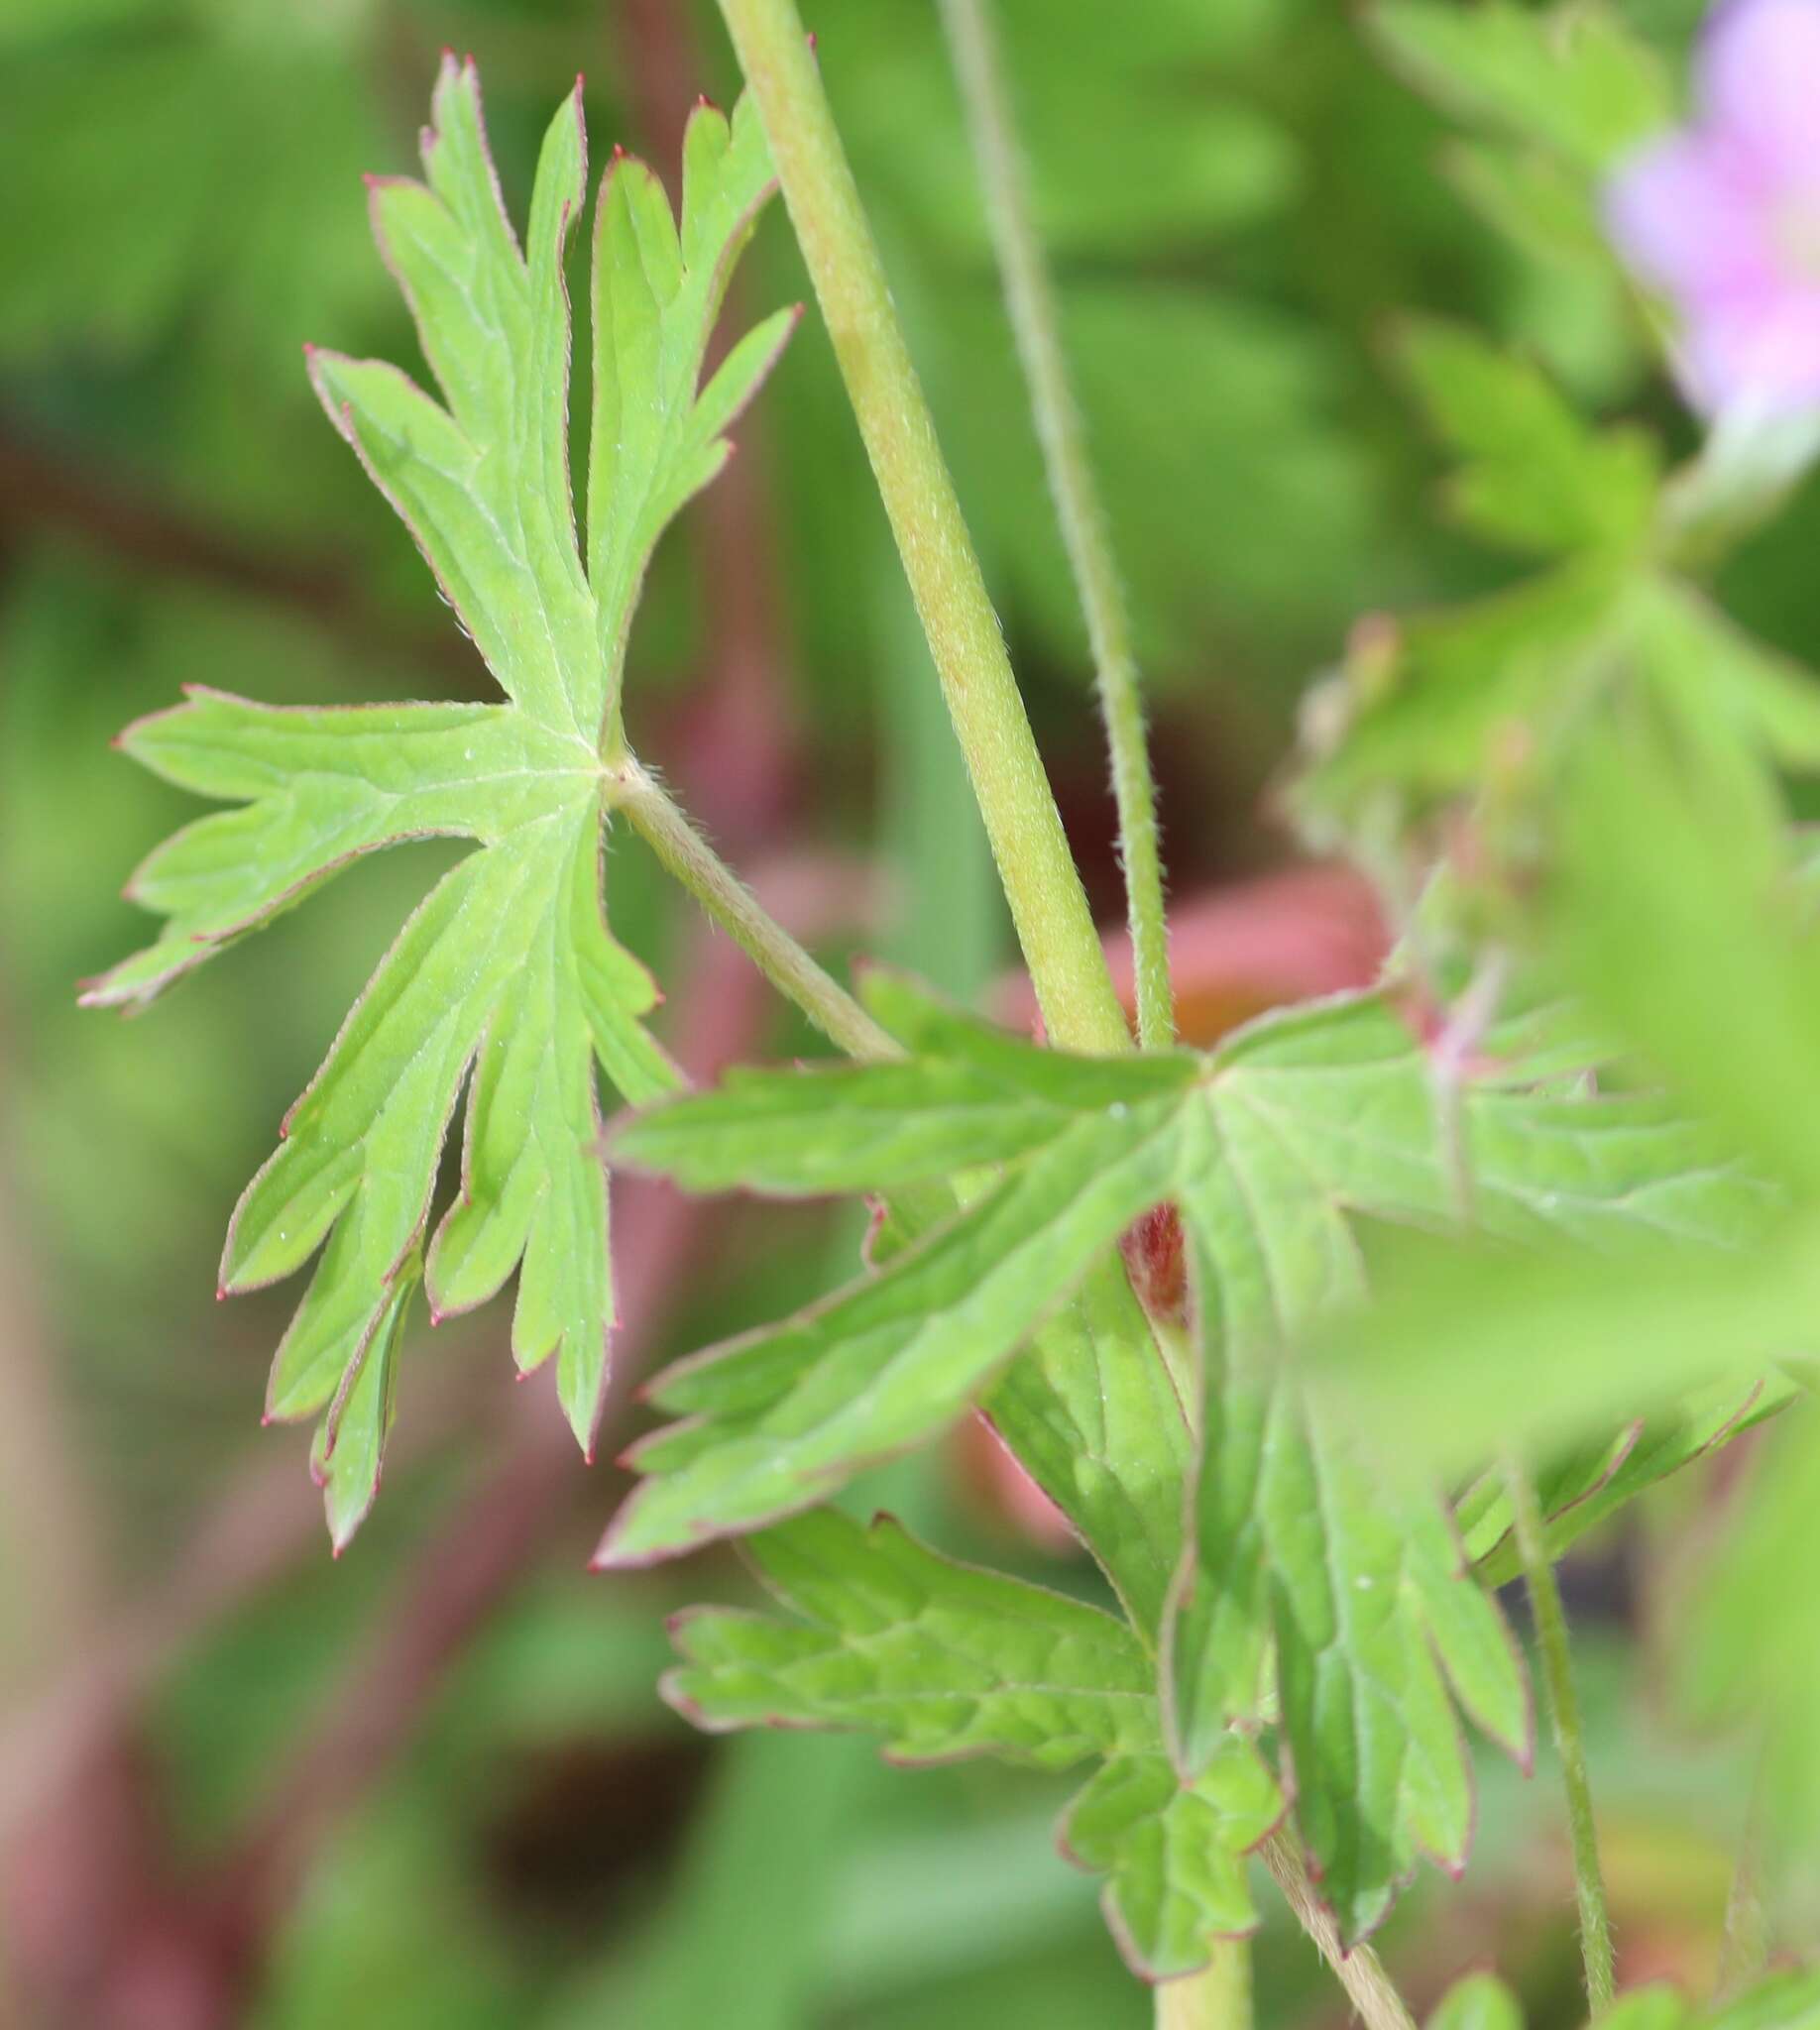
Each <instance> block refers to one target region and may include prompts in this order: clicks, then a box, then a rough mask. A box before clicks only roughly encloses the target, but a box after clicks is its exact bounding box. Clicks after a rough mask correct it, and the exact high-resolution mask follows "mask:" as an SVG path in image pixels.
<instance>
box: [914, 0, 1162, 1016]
mask: <svg viewBox="0 0 1820 2030" xmlns="http://www.w3.org/2000/svg"><path fill="white" fill-rule="evenodd" d="M942 11H943V14H944V15H945V17H946V18H947V22H948V35H949V42H950V44H951V46H952V48H953V50H954V54H955V71H956V74H957V76H958V77H959V78H960V81H961V96H962V99H963V102H964V103H965V105H966V107H967V122H968V125H969V127H970V128H971V130H972V137H973V153H974V155H975V156H976V157H977V158H978V163H979V173H980V181H981V183H982V184H983V185H984V188H985V198H986V216H987V218H988V219H989V221H990V223H991V228H992V241H993V245H994V246H995V247H996V249H997V252H998V267H999V273H1000V275H1001V276H1002V278H1003V281H1004V288H1005V303H1006V307H1007V308H1008V309H1009V311H1010V314H1011V328H1012V331H1013V332H1014V333H1015V334H1016V338H1017V350H1018V357H1019V358H1020V359H1021V360H1022V361H1023V363H1024V378H1025V379H1026V381H1027V382H1028V383H1029V386H1030V406H1031V412H1032V414H1033V415H1034V416H1035V419H1036V429H1037V436H1038V438H1039V440H1040V441H1041V443H1042V447H1043V463H1044V466H1045V468H1046V469H1047V471H1048V474H1049V489H1050V492H1051V494H1053V495H1054V497H1055V504H1056V514H1057V517H1058V519H1059V520H1060V521H1061V524H1062V538H1063V541H1064V543H1065V544H1066V545H1067V548H1068V556H1069V562H1070V564H1071V565H1072V566H1073V568H1074V574H1075V585H1076V588H1077V590H1078V591H1079V593H1080V597H1081V611H1082V612H1083V613H1084V614H1085V616H1086V623H1087V635H1088V638H1089V640H1090V641H1091V643H1092V649H1093V668H1094V673H1095V675H1096V677H1097V679H1098V684H1099V709H1100V715H1101V717H1102V718H1103V720H1104V722H1105V729H1106V744H1107V747H1108V748H1109V750H1110V753H1111V757H1112V793H1113V795H1114V797H1115V798H1116V800H1117V803H1118V832H1119V841H1120V844H1121V846H1122V848H1123V853H1124V864H1125V897H1126V903H1127V908H1128V914H1129V919H1130V924H1131V956H1132V965H1133V971H1134V974H1135V977H1136V981H1137V1018H1138V1041H1139V1042H1140V1043H1141V1044H1142V1045H1143V1047H1144V1048H1145V1049H1146V1050H1168V1049H1169V1048H1170V1046H1171V1045H1172V1044H1174V1042H1175V1040H1176V1009H1175V996H1174V994H1173V993H1172V992H1171V989H1170V979H1169V919H1168V915H1167V913H1166V911H1165V908H1164V903H1163V855H1162V846H1161V841H1160V837H1159V833H1158V827H1157V789H1156V783H1155V780H1154V779H1153V777H1152V775H1151V768H1150V749H1149V746H1148V744H1147V742H1146V740H1145V736H1144V703H1143V698H1142V696H1141V693H1140V689H1139V683H1138V666H1137V655H1136V652H1135V650H1134V648H1133V646H1132V637H1131V615H1130V611H1129V609H1128V608H1127V606H1126V604H1125V592H1124V586H1123V583H1122V581H1121V580H1120V577H1119V571H1118V564H1117V560H1116V559H1115V557H1114V556H1113V553H1112V538H1111V534H1110V532H1109V530H1108V526H1107V521H1106V514H1105V508H1104V506H1103V504H1102V502H1101V500H1100V495H1099V489H1098V487H1097V485H1096V484H1095V482H1094V478H1093V467H1092V461H1091V460H1090V459H1089V458H1088V456H1087V446H1086V433H1085V431H1084V429H1083V428H1082V426H1081V410H1080V406H1079V404H1078V403H1077V401H1076V399H1075V391H1074V387H1073V384H1072V382H1071V380H1070V378H1069V371H1068V359H1067V355H1066V354H1065V353H1064V351H1063V348H1062V325H1061V319H1060V317H1059V316H1058V314H1057V310H1056V294H1055V288H1054V286H1053V284H1052V282H1051V281H1050V276H1049V270H1048V267H1047V265H1046V263H1045V262H1044V259H1043V247H1042V241H1041V239H1040V238H1039V236H1038V233H1037V229H1036V221H1035V216H1034V207H1033V205H1032V203H1031V196H1030V181H1029V177H1028V175H1027V173H1026V170H1025V167H1024V160H1023V156H1022V153H1021V152H1020V150H1019V148H1018V142H1017V123H1016V120H1015V118H1014V117H1013V114H1012V110H1011V95H1010V92H1009V90H1008V89H1007V86H1006V83H1005V73H1004V65H1003V63H1002V62H1001V61H1000V58H999V53H998V40H997V36H996V33H995V31H994V29H993V26H992V22H991V19H990V0H942Z"/></svg>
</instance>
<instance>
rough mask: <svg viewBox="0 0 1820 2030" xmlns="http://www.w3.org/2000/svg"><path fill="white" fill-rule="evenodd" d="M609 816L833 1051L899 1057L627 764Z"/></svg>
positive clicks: (664, 796)
mask: <svg viewBox="0 0 1820 2030" xmlns="http://www.w3.org/2000/svg"><path fill="white" fill-rule="evenodd" d="M614 808H615V809H616V810H619V811H623V812H624V813H625V814H626V818H627V819H628V820H629V821H630V823H631V825H632V826H633V828H634V829H635V830H636V831H637V832H638V833H639V834H640V835H641V836H642V838H643V839H644V840H645V842H646V843H647V844H648V845H649V846H650V848H651V850H652V851H653V852H654V853H655V854H656V855H657V857H658V859H660V860H661V861H662V862H663V864H664V866H665V867H666V868H667V869H668V870H669V872H670V873H671V874H673V875H674V876H675V877H676V879H677V880H678V881H680V882H681V883H682V885H683V886H684V887H685V888H686V889H688V891H689V893H690V894H691V895H693V896H694V897H695V899H696V901H697V902H699V903H700V904H701V906H702V908H703V909H704V910H705V911H706V912H707V913H708V915H709V916H711V917H712V918H713V919H714V921H715V922H716V923H717V924H719V925H720V927H721V928H722V930H724V931H725V932H726V933H727V935H728V936H729V937H730V938H732V939H733V941H734V943H735V944H737V945H738V946H739V948H740V950H741V951H743V952H744V953H745V954H746V955H747V957H749V958H750V959H751V960H752V962H753V964H755V965H756V966H757V968H758V970H759V971H760V972H762V973H763V974H764V976H765V978H766V979H768V980H769V981H770V982H771V984H772V985H773V986H774V987H776V988H777V990H778V992H779V993H781V994H783V995H785V996H786V997H787V998H788V999H789V1000H791V1001H794V1002H795V1003H796V1005H797V1007H799V1008H800V1009H801V1010H802V1011H803V1013H804V1014H805V1015H807V1016H808V1018H809V1020H810V1021H811V1022H813V1023H814V1024H815V1026H816V1027H817V1028H818V1029H819V1030H820V1031H821V1032H822V1034H823V1035H824V1036H826V1037H827V1038H828V1039H829V1041H830V1042H831V1043H834V1044H836V1045H838V1046H839V1048H840V1049H842V1050H844V1051H845V1052H846V1053H847V1054H848V1056H849V1057H850V1058H859V1059H861V1060H866V1061H875V1060H878V1059H881V1058H900V1057H902V1056H903V1052H902V1051H901V1050H900V1049H899V1047H898V1045H897V1043H896V1041H895V1039H893V1038H892V1037H891V1036H890V1035H889V1034H888V1033H887V1032H886V1031H885V1030H883V1029H881V1028H880V1027H879V1026H878V1024H877V1023H876V1022H874V1021H873V1020H872V1018H871V1017H870V1016H869V1015H868V1014H867V1013H866V1012H865V1010H864V1009H863V1008H862V1007H860V1005H859V1003H858V1002H857V1001H855V1000H854V999H853V995H852V994H850V993H849V992H848V991H847V989H846V988H845V987H844V986H842V984H841V983H840V981H839V980H837V979H836V978H834V976H833V975H832V974H831V973H829V972H828V971H826V970H825V969H824V968H823V967H822V966H820V965H818V964H817V963H816V961H815V960H814V959H812V958H810V956H809V954H808V953H807V952H805V951H804V950H803V948H802V946H800V945H799V944H798V943H797V942H796V940H795V939H794V938H793V937H791V935H790V934H789V932H788V931H786V930H785V929H784V928H783V926H782V925H781V924H779V923H778V922H776V920H775V919H774V918H772V917H771V916H769V915H768V914H767V913H766V911H765V910H764V909H763V907H762V906H761V905H760V903H759V901H758V898H757V897H756V896H755V895H754V894H753V893H752V891H751V890H750V889H749V888H748V887H746V885H745V883H744V882H743V881H741V880H740V879H739V875H738V874H736V873H735V872H734V870H733V869H732V868H731V867H730V866H729V865H728V864H727V862H726V861H725V860H724V859H722V858H721V856H720V854H719V853H717V852H716V851H715V849H714V847H713V846H710V845H709V844H708V842H707V840H706V839H704V838H703V837H702V835H701V833H700V832H698V831H697V830H696V828H695V826H694V824H693V823H692V822H691V820H690V818H689V816H688V814H687V812H685V811H684V810H683V809H682V808H681V807H680V805H678V804H676V803H675V802H674V801H672V799H671V797H670V796H669V794H668V792H667V791H666V790H665V789H664V788H663V786H662V784H661V783H659V782H657V781H656V780H655V778H654V777H652V776H650V775H648V774H647V773H646V772H645V771H644V769H643V768H642V767H640V766H639V764H638V763H637V762H636V761H633V760H631V759H629V758H628V759H627V760H626V761H625V762H623V763H622V764H621V767H620V771H619V775H618V778H617V784H616V792H615V796H614Z"/></svg>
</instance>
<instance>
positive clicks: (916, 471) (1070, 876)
mask: <svg viewBox="0 0 1820 2030" xmlns="http://www.w3.org/2000/svg"><path fill="white" fill-rule="evenodd" d="M721 12H722V13H723V14H724V15H725V17H726V19H727V25H728V29H729V31H730V32H731V34H732V36H733V40H734V46H735V49H736V50H737V51H738V53H739V64H740V68H741V69H742V70H743V71H744V73H745V79H746V83H747V86H748V88H749V90H750V92H751V96H752V98H753V100H754V102H755V103H756V105H757V107H758V112H759V117H760V118H761V119H762V120H763V122H764V129H765V134H766V136H767V137H768V139H769V141H770V146H771V157H772V161H773V163H774V164H775V167H776V169H777V173H778V178H779V181H780V182H781V184H782V188H783V194H784V202H785V203H786V204H787V205H788V207H789V211H790V219H791V223H792V224H793V225H794V226H795V228H796V236H797V240H798V242H799V243H800V245H801V247H802V252H803V259H804V260H805V262H806V263H807V264H808V268H809V274H810V277H811V279H812V281H813V282H814V283H815V292H816V296H817V298H818V300H819V301H820V303H821V306H822V314H823V316H824V318H825V319H826V321H827V325H828V332H829V336H830V338H831V339H832V340H833V341H834V348H835V353H836V356H837V358H838V359H839V361H840V365H841V372H842V376H843V378H844V379H845V381H846V383H847V392H848V395H849V398H850V399H851V400H852V402H853V413H854V416H855V417H856V418H857V420H858V424H859V431H860V435H861V436H862V437H863V438H864V440H865V448H866V453H867V455H868V457H869V458H870V460H871V464H872V472H873V476H874V478H875V479H876V480H877V483H878V490H879V493H880V495H881V496H882V498H883V501H884V506H885V511H886V513H887V514H888V515H889V517H890V521H891V527H892V531H893V533H894V534H895V535H896V538H897V547H898V551H899V554H900V555H901V556H902V559H903V564H904V571H905V574H906V576H907V577H908V579H909V581H910V590H911V593H912V595H913V596H914V598H915V601H916V607H917V612H918V614H919V616H920V617H921V619H922V622H923V631H924V633H925V634H926V635H927V636H928V639H929V647H930V651H931V653H932V654H933V656H934V658H935V664H936V669H937V671H938V673H939V674H940V676H941V679H942V688H943V692H944V694H945V695H946V697H947V700H948V709H949V713H950V716H951V717H952V719H953V721H954V725H955V732H956V734H957V735H958V737H959V739H960V741H961V746H962V750H963V752H964V753H965V754H966V756H967V772H968V774H969V775H970V776H971V778H972V783H973V794H974V796H975V798H976V799H977V800H978V804H979V810H980V815H981V816H982V817H983V818H984V820H985V828H986V835H987V837H988V838H989V839H990V841H991V845H992V856H993V858H994V859H995V860H996V862H997V864H998V871H999V877H1000V879H1001V881H1002V882H1003V884H1004V889H1005V896H1006V900H1007V901H1008V902H1009V904H1010V906H1011V916H1012V921H1013V923H1014V924H1015V925H1016V927H1017V935H1018V942H1019V944H1020V945H1021V946H1022V948H1023V953H1024V958H1025V960H1026V962H1027V963H1028V965H1029V967H1030V976H1031V980H1032V982H1033V984H1034V985H1035V987H1036V993H1037V999H1038V1002H1039V1003H1040V1004H1041V1007H1042V1010H1043V1019H1044V1022H1045V1024H1046V1025H1047V1027H1048V1031H1049V1035H1050V1039H1051V1041H1052V1042H1054V1043H1056V1044H1057V1045H1059V1046H1061V1047H1062V1048H1063V1049H1065V1050H1077V1051H1086V1052H1094V1053H1098V1054H1100V1055H1104V1056H1109V1055H1112V1054H1113V1053H1115V1052H1119V1051H1126V1050H1129V1049H1130V1048H1131V1034H1130V1031H1129V1030H1128V1029H1127V1027H1126V1025H1125V1016H1124V1011H1123V1010H1122V1008H1121V1007H1120V1006H1119V1001H1118V995H1117V993H1116V991H1115V990H1114V988H1113V985H1112V975H1111V972H1110V971H1109V969H1108V968H1107V965H1106V959H1105V954H1104V952H1103V951H1102V950H1101V949H1100V944H1099V936H1098V933H1097V932H1096V931H1095V929H1094V927H1093V919H1092V915H1091V913H1090V912H1089V910H1088V908H1087V901H1086V893H1085V890H1084V889H1083V888H1082V887H1081V875H1080V871H1079V870H1078V868H1077V867H1076V865H1075V861H1074V856H1073V854H1072V853H1071V852H1070V850H1069V844H1068V839H1067V836H1066V834H1065V833H1064V832H1063V829H1062V819H1061V815H1060V813H1059V812H1058V811H1057V809H1056V801H1055V797H1054V796H1053V794H1052V793H1051V791H1050V786H1049V779H1048V776H1047V775H1046V774H1045V772H1044V768H1043V760H1042V756H1041V755H1040V754H1039V753H1038V751H1037V744H1036V736H1035V735H1034V733H1032V732H1031V730H1030V721H1029V719H1028V717H1027V716H1026V714H1025V711H1024V703H1023V699H1022V698H1021V697H1020V696H1019V694H1018V688H1017V679H1016V678H1015V677H1014V676H1013V675H1012V672H1011V663H1010V659H1009V657H1008V656H1007V655H1006V653H1005V644H1004V637H1003V635H1002V634H1001V633H1000V631H999V625H998V617H997V615H996V614H994V612H993V611H992V603H991V600H990V598H989V597H988V596H987V593H986V587H985V579H984V576H983V574H982V573H981V571H980V567H979V559H978V556H977V555H976V553H975V551H974V549H973V543H972V538H971V536H970V535H969V534H968V533H967V521H966V518H965V517H964V516H963V514H962V511H961V503H960V501H959V499H958V498H957V497H956V494H955V484H954V480H953V478H952V477H951V475H950V473H949V470H948V465H947V462H946V460H945V459H944V458H943V456H942V450H941V446H940V445H939V444H938V442H937V441H936V430H935V422H934V419H933V418H932V416H931V415H930V412H929V403H928V401H927V399H926V398H925V396H924V394H923V389H922V384H921V382H920V381H919V380H918V379H917V373H916V368H915V366H914V365H913V364H912V362H911V359H910V351H909V347H908V345H907V344H906V343H905V339H904V333H903V327H902V325H901V324H900V323H899V322H898V317H897V311H896V309H895V307H894V306H893V304H892V301H891V291H890V287H889V284H888V283H887V282H886V280H885V274H884V269H883V266H882V264H881V262H880V260H879V257H878V249H877V246H876V244H875V243H874V241H873V238H872V233H871V228H870V227H869V225H868V224H867V223H866V218H865V212H864V210H863V208H862V207H861V205H860V202H859V192H858V190H857V188H856V187H855V185H854V183H853V170H852V169H851V168H850V167H849V165H848V161H847V153H846V150H845V149H844V147H843V146H842V142H841V137H840V134H839V132H838V130H837V129H836V126H835V121H834V114H833V112H832V110H831V108H830V106H829V104H828V95H827V93H826V92H825V91H824V90H823V88H822V79H821V73H820V71H819V70H818V68H817V66H816V60H815V56H814V53H813V51H812V49H811V46H810V43H809V40H808V37H807V36H806V34H805V33H804V30H803V24H802V21H801V19H800V17H799V16H798V13H797V9H796V0H721Z"/></svg>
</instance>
